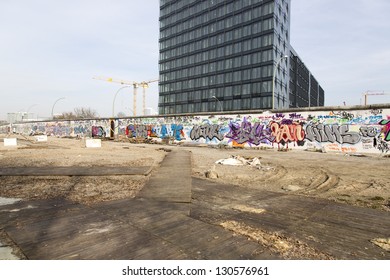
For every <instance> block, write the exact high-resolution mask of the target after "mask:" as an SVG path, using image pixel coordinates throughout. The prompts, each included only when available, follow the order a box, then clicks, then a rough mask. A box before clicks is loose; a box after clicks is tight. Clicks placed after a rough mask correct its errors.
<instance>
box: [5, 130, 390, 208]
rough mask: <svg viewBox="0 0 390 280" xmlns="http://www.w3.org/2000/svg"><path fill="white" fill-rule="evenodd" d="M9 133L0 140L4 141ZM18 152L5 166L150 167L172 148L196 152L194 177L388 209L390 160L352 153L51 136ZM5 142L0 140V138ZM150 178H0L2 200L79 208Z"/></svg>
mask: <svg viewBox="0 0 390 280" xmlns="http://www.w3.org/2000/svg"><path fill="white" fill-rule="evenodd" d="M4 137H5V135H0V139H3V138H4ZM17 138H18V147H17V148H9V147H4V145H3V143H0V167H24V166H26V167H27V166H37V167H39V166H91V167H92V166H153V167H156V168H157V167H158V165H159V163H160V162H161V161H162V160H163V159H164V157H165V155H166V154H167V152H169V149H187V150H190V151H191V152H192V160H193V175H194V176H196V177H200V178H205V177H206V175H207V176H208V174H210V173H211V175H214V176H210V177H211V178H210V180H216V181H218V182H225V183H229V184H234V185H237V191H239V190H240V188H251V189H259V190H268V191H274V192H283V193H291V194H299V195H304V196H312V197H321V198H325V199H330V200H334V201H338V202H341V203H348V204H351V205H357V206H361V207H369V208H375V209H379V210H383V211H390V176H389V174H390V167H389V166H390V165H389V163H390V157H388V156H383V155H372V154H371V155H347V154H341V153H319V152H309V151H287V152H279V151H277V150H276V148H275V149H232V148H226V147H225V148H224V147H214V148H210V147H188V146H180V145H172V146H163V145H156V144H133V143H130V142H129V141H127V140H122V141H103V142H102V147H101V148H85V140H83V139H67V138H55V137H49V139H48V142H35V139H34V138H33V137H23V136H19V135H18V136H17ZM0 142H2V140H0ZM232 157H238V158H239V159H246V160H249V161H251V160H253V159H254V158H258V159H259V162H257V163H258V164H257V165H256V166H250V165H243V166H231V165H222V164H217V163H216V161H218V160H221V159H229V158H232ZM149 177H150V175H148V176H141V175H137V176H129V175H126V176H72V177H70V176H51V177H45V176H41V177H32V176H2V177H0V197H8V198H22V199H42V198H54V197H66V198H68V199H70V200H73V201H75V202H79V203H85V204H92V203H97V202H100V201H107V200H115V199H122V198H132V197H135V195H136V194H137V193H138V191H139V190H140V189H141V188H142V187H143V185H144V184H145V182H146V181H147V180H148V178H149Z"/></svg>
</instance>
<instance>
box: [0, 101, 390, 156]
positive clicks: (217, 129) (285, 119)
mask: <svg viewBox="0 0 390 280" xmlns="http://www.w3.org/2000/svg"><path fill="white" fill-rule="evenodd" d="M114 122H115V126H114V127H115V135H122V136H124V137H128V138H134V137H136V138H145V139H146V138H151V137H153V138H156V139H157V140H158V139H161V140H163V139H168V138H169V139H170V140H172V141H177V142H191V143H195V144H196V143H207V144H210V145H214V144H219V143H222V144H225V145H231V146H235V147H253V146H266V147H270V148H272V147H274V146H275V145H277V147H278V148H279V147H280V145H282V146H283V147H287V148H293V149H302V150H304V149H309V148H310V149H311V148H315V149H322V150H326V151H339V152H350V153H352V152H368V153H388V152H389V142H390V108H378V109H372V108H370V109H366V110H364V109H356V110H349V111H348V110H345V111H337V110H334V111H327V112H326V111H310V112H299V113H295V112H291V113H288V112H286V113H275V114H274V113H272V112H264V113H259V114H248V115H232V114H223V115H212V116H206V115H205V116H199V115H198V116H180V117H172V116H170V117H166V118H164V117H162V116H158V117H155V118H153V117H148V118H142V117H138V118H137V117H134V118H131V119H116V120H115V121H114ZM0 131H2V132H3V133H9V132H10V131H12V132H14V133H20V134H26V135H36V134H46V135H51V136H56V137H64V136H67V137H91V136H92V137H108V136H109V135H110V132H111V127H110V120H108V119H99V120H85V121H84V120H77V121H53V122H34V123H21V124H14V125H12V127H11V126H10V125H7V126H1V127H0Z"/></svg>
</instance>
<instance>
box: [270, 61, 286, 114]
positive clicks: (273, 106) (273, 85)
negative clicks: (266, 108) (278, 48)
mask: <svg viewBox="0 0 390 280" xmlns="http://www.w3.org/2000/svg"><path fill="white" fill-rule="evenodd" d="M284 58H288V55H284V56H281V57H280V58H279V59H278V61H277V62H276V65H275V69H274V75H273V76H272V110H273V109H275V76H276V70H277V69H278V66H279V64H280V62H281V61H282V59H284Z"/></svg>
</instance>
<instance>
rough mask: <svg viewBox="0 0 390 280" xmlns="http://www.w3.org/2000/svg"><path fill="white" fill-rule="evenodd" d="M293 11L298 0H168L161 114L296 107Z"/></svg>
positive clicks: (163, 14) (164, 0) (163, 8)
mask: <svg viewBox="0 0 390 280" xmlns="http://www.w3.org/2000/svg"><path fill="white" fill-rule="evenodd" d="M289 9H290V0H271V1H267V0H223V1H222V0H203V1H200V0H196V1H195V0H161V1H160V41H159V43H160V58H159V67H160V69H159V71H160V84H159V113H160V114H179V113H194V112H214V111H239V110H250V109H270V108H272V107H273V106H274V108H288V107H289V106H290V101H289V97H290V95H289V94H288V93H289V85H290V83H289V59H280V58H281V57H283V56H284V55H286V54H287V55H289V53H290V44H289V32H290V28H289V26H290V16H289ZM278 62H280V63H278ZM276 66H277V67H276ZM272 97H274V102H272Z"/></svg>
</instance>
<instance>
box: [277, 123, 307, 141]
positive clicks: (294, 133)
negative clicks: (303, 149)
mask: <svg viewBox="0 0 390 280" xmlns="http://www.w3.org/2000/svg"><path fill="white" fill-rule="evenodd" d="M271 131H272V135H273V136H274V137H275V142H276V143H278V144H279V143H281V144H284V143H290V142H297V143H298V145H299V146H303V145H304V141H303V140H304V139H305V131H304V130H303V128H302V125H301V124H298V123H291V124H284V123H280V124H279V123H276V122H273V123H272V124H271Z"/></svg>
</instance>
